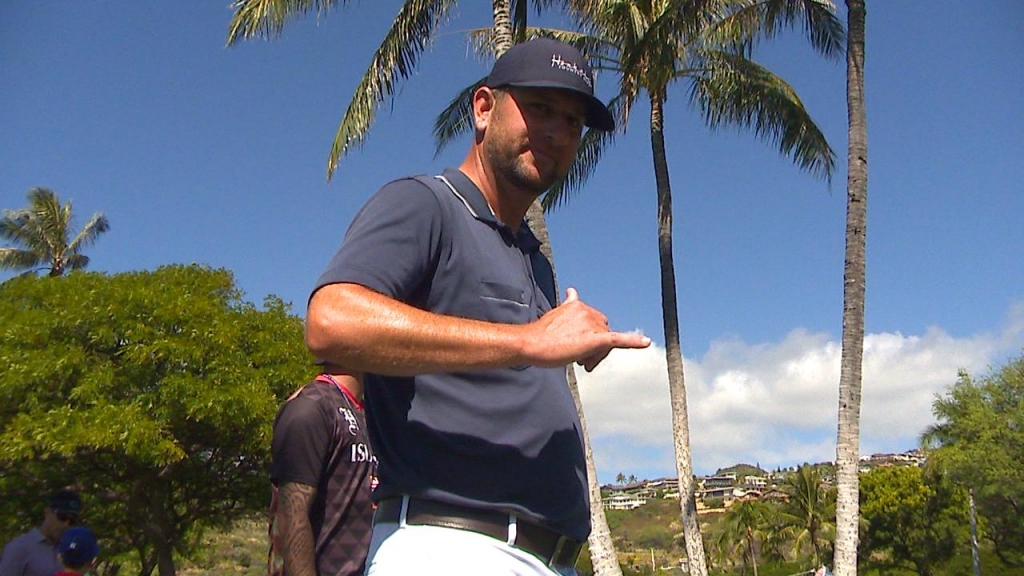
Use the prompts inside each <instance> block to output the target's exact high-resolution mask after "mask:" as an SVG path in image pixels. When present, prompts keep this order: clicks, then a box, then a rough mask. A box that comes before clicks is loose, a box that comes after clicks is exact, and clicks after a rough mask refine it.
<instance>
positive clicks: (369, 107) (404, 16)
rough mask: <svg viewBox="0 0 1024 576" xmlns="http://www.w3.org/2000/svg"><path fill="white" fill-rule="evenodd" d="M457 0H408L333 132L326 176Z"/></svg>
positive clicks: (406, 74) (358, 141)
mask: <svg viewBox="0 0 1024 576" xmlns="http://www.w3.org/2000/svg"><path fill="white" fill-rule="evenodd" d="M455 3H456V0H408V1H406V2H405V4H403V5H402V9H401V11H400V12H399V13H398V16H397V18H396V19H395V23H394V24H393V25H392V26H391V29H390V30H388V33H387V35H386V36H385V37H384V40H383V42H381V45H380V47H379V48H378V49H377V52H376V53H375V54H374V55H373V58H372V59H371V61H370V65H369V66H368V67H367V69H366V73H365V74H364V75H363V78H362V80H361V81H360V82H359V85H358V87H357V88H356V91H355V94H353V96H352V101H351V102H350V103H349V106H348V109H347V110H346V112H345V116H344V118H343V119H342V121H341V124H340V125H339V126H338V132H337V134H335V136H334V143H333V145H332V146H331V152H330V156H329V157H328V160H327V179H328V180H330V179H331V176H333V175H334V171H335V170H336V169H337V167H338V161H339V159H340V158H341V157H342V156H344V155H345V154H346V153H347V152H348V151H349V150H351V149H352V148H353V147H357V146H359V145H360V144H362V142H363V139H364V138H365V137H366V134H367V133H368V132H369V129H370V125H371V124H373V120H374V118H375V117H376V111H377V107H378V106H379V105H380V104H381V103H382V102H384V101H385V100H387V99H388V98H391V97H393V96H394V94H395V91H396V89H397V85H398V81H399V79H406V78H408V77H409V76H410V75H412V73H413V71H414V70H415V69H416V65H417V64H418V62H419V58H420V55H421V54H422V53H423V51H424V50H426V48H427V45H428V44H429V42H430V40H431V38H433V35H434V30H435V29H436V28H437V27H438V26H439V25H440V24H441V23H442V21H443V20H444V19H445V17H446V16H447V14H448V12H449V10H450V9H451V7H452V6H454V5H455Z"/></svg>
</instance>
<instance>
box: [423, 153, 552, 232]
mask: <svg viewBox="0 0 1024 576" xmlns="http://www.w3.org/2000/svg"><path fill="white" fill-rule="evenodd" d="M442 175H443V176H444V177H445V178H446V179H447V180H448V181H449V182H451V184H452V186H454V187H455V190H457V191H458V193H459V197H460V199H461V200H462V201H463V203H464V205H465V206H466V209H467V210H470V211H471V212H472V213H473V216H474V217H476V219H477V220H480V221H481V222H486V223H488V224H490V225H491V226H494V227H495V228H505V229H506V230H507V231H508V232H509V233H512V229H511V228H509V227H508V226H506V225H504V224H502V223H501V222H499V221H498V219H497V218H495V217H494V212H493V211H492V210H491V206H490V204H488V203H487V199H486V198H484V193H483V192H481V191H480V189H479V188H477V186H476V184H474V183H473V181H472V180H470V179H469V176H466V175H465V174H463V173H462V171H461V170H458V169H456V168H446V169H445V170H444V172H443V173H442ZM516 241H517V242H519V245H520V246H521V247H522V248H523V249H525V250H535V249H536V248H538V247H539V246H540V240H537V237H536V236H534V235H533V231H532V230H530V227H529V226H528V225H527V224H526V220H525V219H524V220H523V222H522V223H521V224H520V225H519V232H518V234H516Z"/></svg>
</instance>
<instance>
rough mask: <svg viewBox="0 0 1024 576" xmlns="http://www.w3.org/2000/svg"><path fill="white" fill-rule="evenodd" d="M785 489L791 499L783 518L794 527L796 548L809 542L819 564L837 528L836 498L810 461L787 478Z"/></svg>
mask: <svg viewBox="0 0 1024 576" xmlns="http://www.w3.org/2000/svg"><path fill="white" fill-rule="evenodd" d="M784 490H785V491H786V493H787V494H788V495H789V501H788V502H786V504H785V506H784V511H783V513H782V514H781V519H782V521H783V522H784V523H785V524H787V525H788V526H790V527H792V528H793V530H792V532H793V534H794V543H793V548H794V551H796V552H799V551H800V549H802V548H804V547H805V546H807V545H809V546H810V547H811V553H812V555H813V560H814V565H815V566H818V565H819V564H821V562H822V561H823V560H824V559H825V549H826V547H827V546H828V540H829V538H830V536H831V535H832V532H833V531H834V528H835V526H834V524H833V518H835V499H834V498H835V497H834V495H833V493H832V491H830V490H828V489H826V488H825V485H824V483H823V482H822V478H821V474H820V473H819V472H818V470H817V468H814V467H813V466H810V465H807V464H805V465H803V466H801V467H799V468H797V470H796V472H794V473H793V474H791V475H790V476H789V477H787V478H786V482H785V487H784Z"/></svg>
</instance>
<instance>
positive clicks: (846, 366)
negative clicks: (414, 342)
mask: <svg viewBox="0 0 1024 576" xmlns="http://www.w3.org/2000/svg"><path fill="white" fill-rule="evenodd" d="M846 9H847V20H848V22H849V29H850V34H849V36H848V38H847V49H846V106H847V115H848V120H849V129H848V130H849V131H848V151H847V156H846V157H847V163H848V166H847V176H846V264H845V267H844V270H843V352H842V360H841V363H842V365H841V367H840V374H839V423H838V430H837V437H836V485H837V488H838V490H839V494H838V499H837V505H836V549H835V550H836V555H835V573H836V576H854V575H855V574H857V530H858V524H859V522H858V517H859V513H858V505H859V502H858V497H859V489H858V478H857V471H858V467H859V466H858V460H859V455H860V387H861V365H862V364H863V361H864V291H865V283H866V281H867V266H866V264H867V263H866V261H865V246H866V244H867V214H868V206H867V202H868V129H867V112H866V110H865V107H864V20H865V16H866V13H867V11H866V9H865V6H864V0H846Z"/></svg>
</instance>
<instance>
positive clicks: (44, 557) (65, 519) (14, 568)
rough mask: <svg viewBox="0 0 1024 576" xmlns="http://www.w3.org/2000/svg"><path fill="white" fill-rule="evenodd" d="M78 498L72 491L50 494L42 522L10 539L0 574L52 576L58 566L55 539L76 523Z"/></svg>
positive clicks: (0, 565)
mask: <svg viewBox="0 0 1024 576" xmlns="http://www.w3.org/2000/svg"><path fill="white" fill-rule="evenodd" d="M81 513H82V500H81V498H79V496H78V493H77V492H74V491H72V490H59V491H57V492H54V493H53V494H51V495H50V499H49V502H48V504H47V506H46V509H45V510H44V511H43V523H42V524H40V525H39V526H38V527H37V528H33V529H32V530H29V531H28V532H26V533H24V534H22V535H21V536H18V537H17V538H15V539H14V540H11V541H10V542H8V543H7V545H6V546H4V551H3V555H2V556H0V576H53V574H54V573H55V572H56V571H57V570H58V569H59V568H60V563H59V562H58V561H57V542H58V541H59V540H60V537H61V536H62V535H63V534H64V532H65V531H66V530H67V529H68V528H70V527H72V526H75V525H76V524H78V521H79V517H80V516H81Z"/></svg>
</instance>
